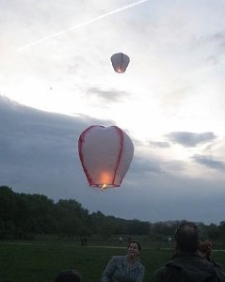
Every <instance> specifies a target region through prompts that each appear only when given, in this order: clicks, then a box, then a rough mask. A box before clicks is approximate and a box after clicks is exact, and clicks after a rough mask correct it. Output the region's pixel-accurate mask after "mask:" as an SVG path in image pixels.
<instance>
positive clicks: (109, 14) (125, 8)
mask: <svg viewBox="0 0 225 282" xmlns="http://www.w3.org/2000/svg"><path fill="white" fill-rule="evenodd" d="M147 1H149V0H140V1H138V2H135V3H132V4H129V5H127V6H124V7H122V8H118V9H115V10H113V11H111V12H109V13H106V14H104V15H101V16H98V17H96V18H94V19H91V20H89V21H86V22H83V23H80V24H78V25H75V26H72V27H70V28H68V29H66V30H62V31H59V32H57V33H55V34H52V35H49V36H46V37H44V38H42V39H40V40H37V41H34V42H32V43H30V44H27V45H25V46H22V47H20V48H19V49H17V51H18V52H20V51H22V50H24V49H28V48H29V47H31V46H34V45H37V44H40V43H42V42H44V41H47V40H49V39H52V38H55V37H58V36H60V35H62V34H64V33H66V32H69V31H71V30H75V29H78V28H81V27H83V26H86V25H89V24H91V23H93V22H97V21H99V20H101V19H103V18H105V17H108V16H111V15H113V14H116V13H119V12H122V11H124V10H127V9H130V8H132V7H134V6H137V5H140V4H142V3H144V2H147Z"/></svg>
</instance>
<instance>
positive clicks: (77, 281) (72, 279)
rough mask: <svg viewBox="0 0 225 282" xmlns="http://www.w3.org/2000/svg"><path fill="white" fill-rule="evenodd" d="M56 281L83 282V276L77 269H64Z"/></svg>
mask: <svg viewBox="0 0 225 282" xmlns="http://www.w3.org/2000/svg"><path fill="white" fill-rule="evenodd" d="M55 282H81V276H80V274H79V273H78V272H77V271H75V270H64V271H62V272H60V273H59V275H58V276H57V277H56V278H55Z"/></svg>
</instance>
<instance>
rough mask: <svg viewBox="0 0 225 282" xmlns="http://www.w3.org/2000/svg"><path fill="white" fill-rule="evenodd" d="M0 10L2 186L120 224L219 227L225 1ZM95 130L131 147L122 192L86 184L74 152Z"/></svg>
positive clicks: (44, 4) (14, 2) (70, 2)
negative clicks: (120, 136) (114, 133)
mask: <svg viewBox="0 0 225 282" xmlns="http://www.w3.org/2000/svg"><path fill="white" fill-rule="evenodd" d="M0 7H1V15H0V61H1V64H0V185H8V186H10V187H11V188H12V189H13V190H14V191H15V192H25V193H40V194H44V195H46V196H48V197H49V198H51V199H54V200H55V201H57V200H59V199H76V200H77V201H78V202H80V203H81V204H82V206H83V207H84V208H86V209H88V210H89V211H90V212H93V211H97V210H99V211H101V212H103V213H104V214H106V215H114V216H116V217H121V218H126V219H134V218H135V219H139V220H147V221H151V222H155V221H165V220H177V219H178V220H179V219H180V220H182V219H188V220H194V221H201V222H204V223H206V224H209V223H216V224H218V223H219V222H221V221H223V220H225V204H224V199H225V185H224V184H225V158H224V157H225V143H224V141H225V126H224V121H225V110H224V108H225V93H224V89H225V79H224V73H225V64H224V63H225V21H224V16H225V1H221V0H213V1H212V0H204V1H203V0H202V1H199V0H187V1H185V0H183V1H171V0H162V1H157V0H142V1H134V0H133V1H130V0H106V1H101V0H93V1H86V0H82V1H78V0H66V1H64V0H54V1H53V0H48V1H46V0H39V1H36V0H29V1H27V0H20V1H19V0H10V1H3V0H0ZM118 52H123V53H125V54H127V55H128V56H129V57H130V64H129V66H128V68H127V71H126V72H125V73H124V74H118V73H115V72H114V70H113V68H112V66H111V61H110V57H111V56H112V55H113V54H114V53H118ZM96 124H98V125H103V126H107V127H108V126H111V125H117V126H118V127H120V128H121V129H122V130H124V131H125V132H126V133H127V134H128V135H129V136H130V138H131V139H132V141H133V143H134V148H135V153H134V158H133V160H132V163H131V166H130V168H129V170H128V172H127V174H126V176H125V178H124V180H123V182H122V185H121V187H120V188H115V189H112V188H111V189H107V190H105V191H102V190H100V189H97V188H90V187H89V186H88V184H87V180H86V177H85V175H84V172H83V170H82V167H81V164H80V160H79V156H78V150H77V141H78V138H79V135H80V134H81V133H82V132H83V131H84V130H85V129H86V128H87V127H88V126H90V125H96Z"/></svg>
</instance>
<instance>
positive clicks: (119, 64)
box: [111, 53, 130, 73]
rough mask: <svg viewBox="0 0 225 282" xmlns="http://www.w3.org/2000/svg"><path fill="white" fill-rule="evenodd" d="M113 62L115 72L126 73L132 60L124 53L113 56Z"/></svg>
mask: <svg viewBox="0 0 225 282" xmlns="http://www.w3.org/2000/svg"><path fill="white" fill-rule="evenodd" d="M111 62H112V66H113V68H114V70H115V72H118V73H124V72H125V71H126V68H127V66H128V64H129V62H130V58H129V57H128V56H127V55H125V54H123V53H116V54H114V55H112V57H111Z"/></svg>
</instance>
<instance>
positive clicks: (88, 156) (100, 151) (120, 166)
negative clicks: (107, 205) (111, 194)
mask: <svg viewBox="0 0 225 282" xmlns="http://www.w3.org/2000/svg"><path fill="white" fill-rule="evenodd" d="M78 150H79V157H80V161H81V164H82V167H83V170H84V173H85V175H86V177H87V180H88V183H89V186H93V187H99V188H102V189H105V188H109V187H119V186H120V185H121V183H122V181H123V178H124V176H125V175H126V173H127V171H128V169H129V166H130V164H131V161H132V159H133V155H134V145H133V142H132V140H131V139H130V137H129V136H128V135H127V134H126V133H125V132H124V131H123V130H121V129H120V128H119V127H117V126H110V127H104V126H100V125H93V126H90V127H88V128H87V129H86V130H84V131H83V132H82V133H81V135H80V137H79V140H78Z"/></svg>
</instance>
